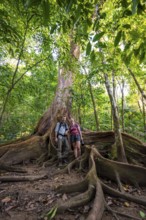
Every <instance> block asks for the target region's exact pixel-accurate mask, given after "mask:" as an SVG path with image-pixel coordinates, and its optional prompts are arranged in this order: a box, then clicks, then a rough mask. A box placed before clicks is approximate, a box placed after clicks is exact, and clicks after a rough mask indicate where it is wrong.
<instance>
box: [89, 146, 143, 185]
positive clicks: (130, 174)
mask: <svg viewBox="0 0 146 220" xmlns="http://www.w3.org/2000/svg"><path fill="white" fill-rule="evenodd" d="M93 151H94V154H95V155H96V156H97V159H96V166H97V174H98V175H100V176H102V177H106V178H109V179H111V180H113V181H115V178H116V176H115V173H118V174H119V178H120V180H121V181H122V182H126V183H130V184H134V185H136V186H137V185H138V184H139V185H143V186H145V185H146V178H145V176H146V168H144V167H140V166H136V165H131V164H125V163H121V162H117V161H112V160H109V159H106V158H104V157H102V156H101V155H100V153H99V152H98V151H97V149H96V148H94V149H93ZM107 170H108V172H107Z"/></svg>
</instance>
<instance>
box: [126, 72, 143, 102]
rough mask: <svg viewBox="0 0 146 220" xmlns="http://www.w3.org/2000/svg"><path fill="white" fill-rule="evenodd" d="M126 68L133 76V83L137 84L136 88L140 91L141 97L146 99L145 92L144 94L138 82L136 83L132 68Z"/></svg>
mask: <svg viewBox="0 0 146 220" xmlns="http://www.w3.org/2000/svg"><path fill="white" fill-rule="evenodd" d="M128 70H129V72H130V74H131V76H132V77H133V79H134V82H135V84H136V85H137V88H138V90H139V92H140V93H141V95H142V97H143V98H144V99H145V100H146V94H145V92H144V91H143V89H142V88H141V87H140V85H139V83H138V81H137V79H136V77H135V75H134V73H133V72H132V70H131V69H130V68H128Z"/></svg>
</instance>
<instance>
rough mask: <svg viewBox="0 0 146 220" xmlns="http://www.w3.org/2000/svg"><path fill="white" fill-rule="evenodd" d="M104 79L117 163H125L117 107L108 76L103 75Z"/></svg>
mask: <svg viewBox="0 0 146 220" xmlns="http://www.w3.org/2000/svg"><path fill="white" fill-rule="evenodd" d="M104 78H105V85H106V89H107V92H108V95H109V98H110V102H111V107H112V113H113V122H114V131H115V144H116V149H117V158H118V160H119V161H122V162H127V158H126V154H125V150H124V145H123V140H122V136H121V132H120V122H119V115H118V110H117V105H116V101H115V99H114V97H113V94H112V91H111V87H110V83H109V79H108V75H107V74H106V73H104Z"/></svg>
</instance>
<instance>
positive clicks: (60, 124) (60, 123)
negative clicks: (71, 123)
mask: <svg viewBox="0 0 146 220" xmlns="http://www.w3.org/2000/svg"><path fill="white" fill-rule="evenodd" d="M62 125H63V126H65V130H68V128H67V124H66V123H65V125H64V123H62V122H59V128H58V131H57V137H58V135H59V130H60V128H61V126H62ZM60 135H61V134H60Z"/></svg>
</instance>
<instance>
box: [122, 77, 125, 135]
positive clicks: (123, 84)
mask: <svg viewBox="0 0 146 220" xmlns="http://www.w3.org/2000/svg"><path fill="white" fill-rule="evenodd" d="M124 87H125V82H124V79H123V80H122V88H121V92H122V103H121V104H122V110H121V118H122V131H123V132H124V131H125V125H124V99H125V97H124Z"/></svg>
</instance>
